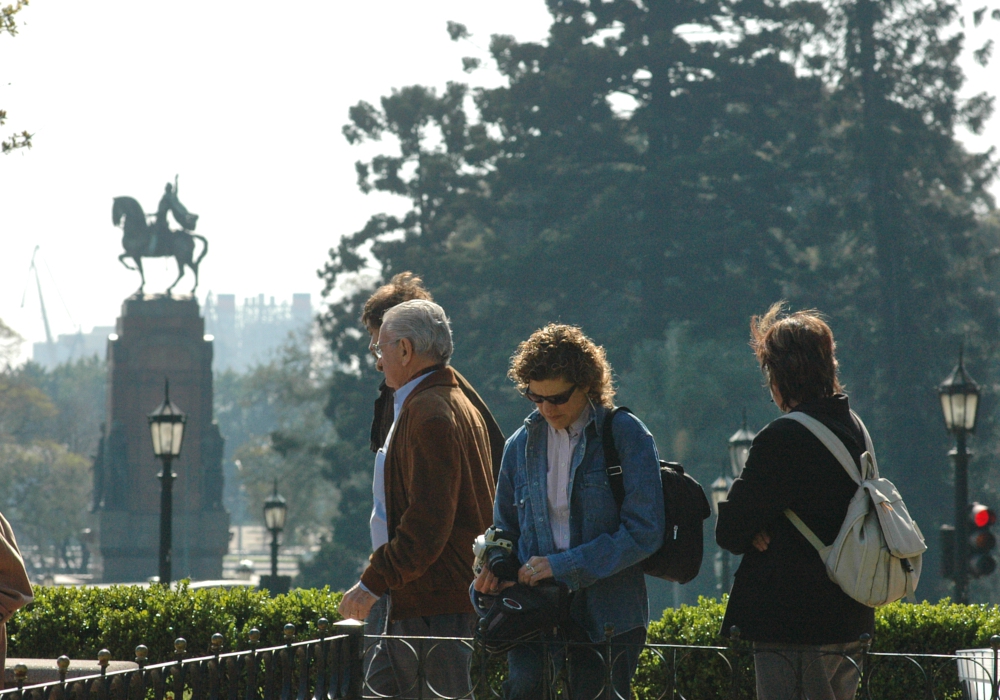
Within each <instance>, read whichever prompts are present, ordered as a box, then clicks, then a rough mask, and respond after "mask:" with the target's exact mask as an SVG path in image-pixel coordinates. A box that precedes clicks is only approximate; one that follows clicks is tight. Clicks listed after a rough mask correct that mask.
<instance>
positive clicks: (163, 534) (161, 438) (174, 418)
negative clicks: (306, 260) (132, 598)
mask: <svg viewBox="0 0 1000 700" xmlns="http://www.w3.org/2000/svg"><path fill="white" fill-rule="evenodd" d="M163 393H164V398H163V403H161V404H160V406H159V408H157V409H156V410H155V411H153V412H152V413H150V414H149V432H150V434H151V435H152V437H153V454H154V455H156V456H157V457H159V458H160V461H161V462H163V470H162V471H161V472H160V473H159V474H157V477H158V478H159V479H160V583H162V584H164V585H167V586H169V585H170V578H171V575H170V563H171V562H170V560H171V547H172V539H173V536H172V532H171V525H172V518H173V510H174V500H173V487H174V479H175V478H177V475H176V474H175V473H174V472H173V471H172V470H171V469H170V463H171V462H172V461H173V460H175V459H177V458H178V457H180V456H181V443H183V441H184V424H185V423H186V422H187V416H186V415H184V412H183V411H181V409H179V408H178V407H177V406H176V405H175V404H173V403H171V401H170V381H169V380H165V381H164V387H163Z"/></svg>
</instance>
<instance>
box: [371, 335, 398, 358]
mask: <svg viewBox="0 0 1000 700" xmlns="http://www.w3.org/2000/svg"><path fill="white" fill-rule="evenodd" d="M398 342H399V340H390V341H388V342H387V343H384V344H385V345H392V344H393V343H398ZM372 352H373V353H375V357H377V358H378V359H380V360H381V359H382V347H381V346H380V345H379V344H378V343H372Z"/></svg>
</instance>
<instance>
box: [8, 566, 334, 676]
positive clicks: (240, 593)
mask: <svg viewBox="0 0 1000 700" xmlns="http://www.w3.org/2000/svg"><path fill="white" fill-rule="evenodd" d="M342 595H343V594H342V593H337V592H331V591H330V590H329V589H328V588H323V589H320V590H316V589H302V590H295V591H292V592H291V593H289V594H288V595H281V596H277V597H276V598H270V597H269V596H268V594H267V593H264V592H259V591H255V590H253V589H251V588H244V587H238V588H232V589H230V590H225V589H221V588H207V589H198V590H191V589H190V588H188V586H187V583H186V582H181V583H178V584H177V585H175V586H174V587H172V588H170V589H165V588H162V587H160V586H150V587H149V588H142V587H139V586H111V587H110V588H85V587H81V588H65V587H43V586H38V587H36V588H35V600H34V602H33V603H31V605H28V606H27V607H26V608H24V609H23V610H20V611H19V612H17V613H16V614H15V615H14V616H13V617H12V618H11V619H10V621H8V623H7V633H8V635H9V649H8V654H9V655H10V656H18V657H29V658H41V659H54V658H56V657H58V656H59V655H60V654H66V655H67V656H69V657H70V658H77V659H96V658H97V652H98V651H100V650H101V649H103V648H106V649H108V650H110V651H111V654H112V658H115V659H125V660H131V659H133V658H134V657H135V647H136V646H138V645H139V644H145V645H146V646H147V647H149V659H150V661H152V662H158V661H167V660H169V659H171V658H173V651H174V640H175V639H176V638H178V637H183V638H184V639H186V640H187V642H188V653H189V654H198V653H203V652H205V651H206V650H208V648H209V642H210V640H211V637H212V635H213V634H214V633H216V632H218V633H220V634H222V635H223V636H224V637H225V643H224V649H225V650H226V651H231V650H234V649H246V648H248V645H249V640H248V635H249V632H250V630H251V629H252V628H254V627H256V628H257V629H259V630H260V632H261V645H262V646H272V645H276V644H281V643H282V642H283V640H284V634H283V629H284V626H285V624H286V623H289V622H290V623H292V624H294V625H295V627H296V636H297V638H299V639H302V638H306V637H307V636H314V635H315V634H316V623H317V621H318V620H319V619H320V618H321V617H325V618H327V619H328V620H329V621H330V622H331V623H332V622H335V621H337V620H340V619H341V618H340V616H339V615H338V614H337V605H338V603H339V602H340V598H341V596H342Z"/></svg>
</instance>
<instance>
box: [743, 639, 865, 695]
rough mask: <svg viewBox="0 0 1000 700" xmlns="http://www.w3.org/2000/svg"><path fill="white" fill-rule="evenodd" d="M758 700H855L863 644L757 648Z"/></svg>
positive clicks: (761, 644) (763, 646)
mask: <svg viewBox="0 0 1000 700" xmlns="http://www.w3.org/2000/svg"><path fill="white" fill-rule="evenodd" d="M753 651H754V655H753V660H754V669H755V670H756V672H757V700H852V699H853V698H854V696H855V694H856V693H857V690H858V681H859V680H860V677H861V674H860V672H859V665H860V659H861V643H860V642H850V643H848V644H824V645H821V646H815V645H808V644H770V643H761V642H757V643H755V644H754V646H753Z"/></svg>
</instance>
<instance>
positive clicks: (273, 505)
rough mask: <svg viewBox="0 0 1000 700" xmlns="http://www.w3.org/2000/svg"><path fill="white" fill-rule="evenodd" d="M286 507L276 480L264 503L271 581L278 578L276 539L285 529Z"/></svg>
mask: <svg viewBox="0 0 1000 700" xmlns="http://www.w3.org/2000/svg"><path fill="white" fill-rule="evenodd" d="M287 514H288V505H287V504H286V503H285V499H284V498H282V497H281V495H280V494H278V480H277V479H275V480H274V493H272V494H271V495H270V496H268V497H267V500H265V501H264V524H265V525H266V526H267V529H268V531H270V533H271V580H272V581H275V580H277V578H278V537H279V535H281V531H282V530H284V529H285V516H286V515H287Z"/></svg>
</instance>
